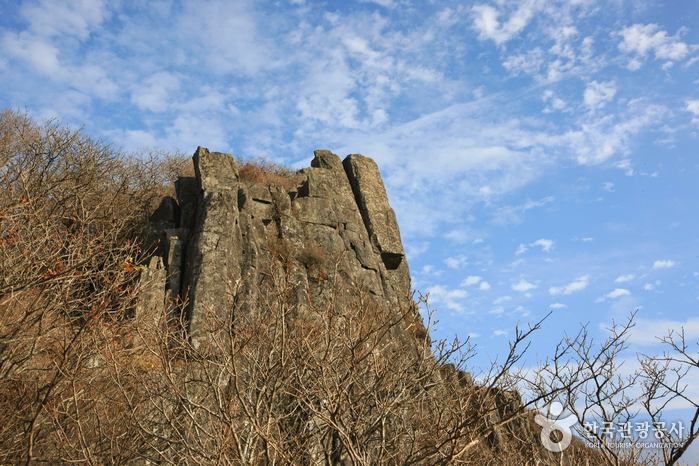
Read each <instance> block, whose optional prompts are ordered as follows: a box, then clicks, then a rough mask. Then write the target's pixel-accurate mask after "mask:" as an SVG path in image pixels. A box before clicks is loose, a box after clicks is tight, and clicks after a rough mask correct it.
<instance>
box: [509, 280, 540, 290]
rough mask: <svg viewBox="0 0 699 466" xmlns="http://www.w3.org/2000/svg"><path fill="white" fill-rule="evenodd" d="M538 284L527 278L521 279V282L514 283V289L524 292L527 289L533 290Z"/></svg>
mask: <svg viewBox="0 0 699 466" xmlns="http://www.w3.org/2000/svg"><path fill="white" fill-rule="evenodd" d="M537 286H538V285H534V284H533V283H529V282H528V281H526V280H525V279H523V278H522V279H520V281H519V283H517V284H515V285H512V289H513V290H515V291H520V292H522V293H524V292H525V291H529V290H532V289H534V288H536V287H537Z"/></svg>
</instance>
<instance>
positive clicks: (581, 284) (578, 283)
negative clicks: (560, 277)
mask: <svg viewBox="0 0 699 466" xmlns="http://www.w3.org/2000/svg"><path fill="white" fill-rule="evenodd" d="M589 279H590V276H589V275H584V276H582V277H579V278H576V279H575V280H574V281H573V282H571V283H569V284H567V285H566V286H562V287H555V286H552V287H551V288H549V293H550V294H552V295H557V294H571V293H575V292H576V291H581V290H584V289H585V288H587V285H589Z"/></svg>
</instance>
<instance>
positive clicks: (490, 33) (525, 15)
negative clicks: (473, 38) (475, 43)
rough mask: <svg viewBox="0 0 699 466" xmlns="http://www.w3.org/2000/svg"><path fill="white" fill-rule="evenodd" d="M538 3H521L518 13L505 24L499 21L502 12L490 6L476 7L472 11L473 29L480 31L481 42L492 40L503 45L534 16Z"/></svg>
mask: <svg viewBox="0 0 699 466" xmlns="http://www.w3.org/2000/svg"><path fill="white" fill-rule="evenodd" d="M536 5H537V2H533V1H524V2H521V3H520V5H519V8H518V9H517V11H515V12H514V13H513V14H512V16H510V18H509V19H508V20H507V21H506V22H505V23H503V24H501V23H500V21H498V16H500V12H499V11H498V10H496V9H495V8H493V7H492V6H489V5H475V6H474V7H473V8H472V9H471V11H472V14H473V27H474V29H476V31H478V39H479V40H488V39H490V40H492V41H494V42H495V43H496V44H498V45H501V44H504V43H505V42H507V41H508V40H510V39H512V38H513V37H514V36H515V35H517V34H518V33H519V32H520V31H522V29H524V28H525V27H526V25H527V24H528V23H529V21H531V19H532V17H533V16H534V11H535V10H534V6H536Z"/></svg>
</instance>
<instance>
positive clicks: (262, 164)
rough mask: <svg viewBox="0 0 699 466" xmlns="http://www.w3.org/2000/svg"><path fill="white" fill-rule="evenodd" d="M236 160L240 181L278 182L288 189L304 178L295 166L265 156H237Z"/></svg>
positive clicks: (268, 183)
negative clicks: (276, 161) (273, 160)
mask: <svg viewBox="0 0 699 466" xmlns="http://www.w3.org/2000/svg"><path fill="white" fill-rule="evenodd" d="M236 161H237V162H238V174H239V176H240V181H242V182H244V183H262V184H266V185H270V184H276V185H278V186H281V187H283V188H284V189H285V190H287V191H288V190H289V189H291V188H293V187H294V186H297V185H298V184H299V183H300V182H301V181H302V179H303V175H301V174H299V173H297V171H296V170H294V169H293V168H291V167H289V166H286V165H282V164H279V163H275V162H270V161H269V160H267V159H266V158H265V157H255V158H251V159H248V158H245V157H236Z"/></svg>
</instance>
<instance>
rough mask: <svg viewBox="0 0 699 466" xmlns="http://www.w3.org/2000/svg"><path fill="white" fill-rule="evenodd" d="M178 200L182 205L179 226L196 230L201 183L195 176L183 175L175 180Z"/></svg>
mask: <svg viewBox="0 0 699 466" xmlns="http://www.w3.org/2000/svg"><path fill="white" fill-rule="evenodd" d="M175 192H176V193H177V202H178V203H179V205H180V218H179V225H178V226H179V227H181V228H186V229H188V230H189V231H193V230H194V221H195V219H196V217H197V202H198V199H199V183H197V179H196V178H195V177H193V176H188V177H182V178H180V179H178V180H177V181H175Z"/></svg>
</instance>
